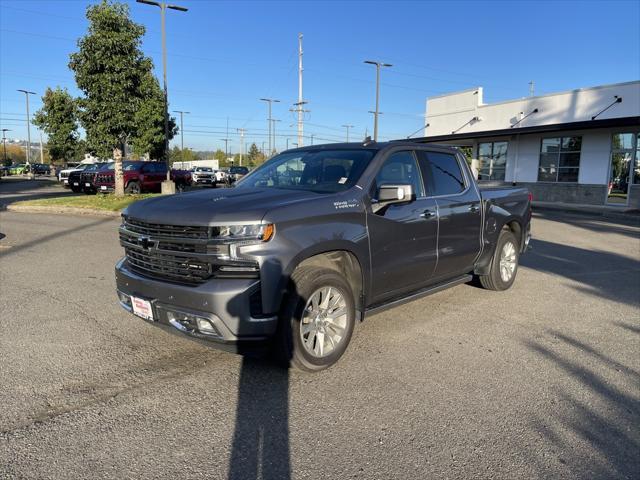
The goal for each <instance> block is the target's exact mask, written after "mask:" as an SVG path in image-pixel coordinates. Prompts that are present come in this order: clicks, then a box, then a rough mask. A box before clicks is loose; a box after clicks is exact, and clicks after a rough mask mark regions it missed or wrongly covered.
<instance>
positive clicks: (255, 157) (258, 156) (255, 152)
mask: <svg viewBox="0 0 640 480" xmlns="http://www.w3.org/2000/svg"><path fill="white" fill-rule="evenodd" d="M247 157H248V158H249V166H251V167H255V166H257V165H260V164H261V163H263V162H264V160H265V158H264V155H263V153H262V152H261V151H260V150H259V149H258V146H257V145H256V144H255V143H252V144H251V147H249V153H248V154H247Z"/></svg>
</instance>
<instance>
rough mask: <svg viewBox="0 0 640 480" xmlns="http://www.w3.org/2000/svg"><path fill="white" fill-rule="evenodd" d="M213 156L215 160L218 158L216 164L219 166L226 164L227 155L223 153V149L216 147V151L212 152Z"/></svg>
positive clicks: (225, 165)
mask: <svg viewBox="0 0 640 480" xmlns="http://www.w3.org/2000/svg"><path fill="white" fill-rule="evenodd" d="M213 158H214V159H215V160H218V165H219V166H220V168H222V167H227V166H228V165H227V156H226V155H225V153H224V151H222V150H220V149H217V150H216V153H214V154H213Z"/></svg>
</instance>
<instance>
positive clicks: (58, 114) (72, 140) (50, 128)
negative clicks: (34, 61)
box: [33, 87, 80, 162]
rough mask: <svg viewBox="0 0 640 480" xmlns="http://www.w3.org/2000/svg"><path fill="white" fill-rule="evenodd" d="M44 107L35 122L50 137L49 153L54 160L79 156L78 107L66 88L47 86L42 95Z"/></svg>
mask: <svg viewBox="0 0 640 480" xmlns="http://www.w3.org/2000/svg"><path fill="white" fill-rule="evenodd" d="M42 103H43V105H42V108H41V109H40V110H38V111H37V112H36V114H35V116H34V119H33V123H34V125H36V126H37V127H39V128H40V129H41V130H43V131H44V132H45V133H46V134H47V135H48V137H49V141H48V142H47V145H48V150H49V154H50V156H51V159H52V160H53V161H62V162H69V161H71V160H73V159H74V158H76V157H77V156H78V153H79V152H78V148H79V147H80V143H79V136H80V135H79V134H78V107H77V104H76V101H75V100H74V99H73V97H72V96H71V95H70V94H69V92H67V90H66V89H64V90H63V89H61V88H60V87H56V89H55V90H52V89H51V88H47V90H46V91H45V94H44V96H43V97H42Z"/></svg>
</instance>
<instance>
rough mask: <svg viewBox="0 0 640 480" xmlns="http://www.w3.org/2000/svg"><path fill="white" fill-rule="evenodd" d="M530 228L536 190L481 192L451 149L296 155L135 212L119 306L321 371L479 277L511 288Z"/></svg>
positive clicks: (126, 221)
mask: <svg viewBox="0 0 640 480" xmlns="http://www.w3.org/2000/svg"><path fill="white" fill-rule="evenodd" d="M530 219H531V197H530V193H529V192H528V191H527V190H526V189H525V188H491V189H482V188H480V187H479V186H478V184H477V183H476V181H475V179H474V178H473V176H472V174H471V171H470V169H469V167H468V166H467V163H466V161H465V159H464V156H463V155H462V154H461V153H460V152H459V151H457V150H456V149H453V148H449V147H439V146H434V145H425V144H417V143H411V142H406V141H398V142H388V143H375V142H366V143H364V144H353V143H350V144H333V145H320V146H311V147H305V148H299V149H295V150H289V151H286V152H283V153H281V154H280V155H277V156H275V157H274V158H272V159H271V160H269V161H267V162H266V163H264V164H263V165H262V166H260V167H259V168H257V169H256V170H254V171H253V172H251V173H250V174H248V175H247V176H245V177H244V178H243V179H241V180H239V181H238V183H237V185H236V186H235V188H230V189H222V190H204V191H197V192H190V193H185V194H177V195H173V196H165V197H158V198H153V199H147V200H143V201H140V202H137V203H134V204H132V205H130V206H129V207H128V209H127V210H126V211H125V212H124V213H123V218H122V225H121V227H120V232H119V233H120V242H121V244H122V246H123V247H124V251H125V256H124V258H123V259H122V260H120V261H119V262H118V264H117V265H116V269H115V274H116V283H117V294H118V297H119V300H120V303H121V304H122V306H123V307H124V308H126V309H127V310H129V311H131V312H133V313H134V314H136V315H138V316H140V317H143V318H145V319H147V320H148V321H150V322H151V323H153V324H155V325H159V326H164V327H165V328H168V329H169V330H172V331H175V332H182V333H183V334H184V335H187V336H190V337H192V338H197V339H201V340H208V341H210V342H211V343H212V344H217V345H218V346H220V347H223V348H225V347H226V348H232V349H233V350H235V351H243V348H244V346H246V345H250V344H262V343H264V342H267V341H268V342H269V343H268V344H269V345H272V346H274V347H275V352H276V353H277V354H278V355H279V357H280V359H281V360H282V361H283V362H286V364H287V365H293V366H296V367H298V368H300V369H303V370H307V371H314V370H319V369H322V368H326V367H328V366H330V365H332V364H333V363H335V362H336V361H337V360H338V359H339V358H340V356H341V355H342V354H343V352H344V351H345V349H346V348H347V345H348V344H349V341H350V339H351V335H352V332H353V328H354V325H355V324H356V323H357V322H358V321H361V320H363V319H364V318H365V316H367V315H370V314H372V313H374V312H377V311H380V310H382V309H386V308H389V307H393V306H396V305H399V304H401V303H403V302H406V301H409V300H413V299H417V298H420V297H423V296H425V295H428V294H430V293H434V292H437V291H440V290H443V289H445V288H449V287H453V286H455V285H458V284H461V283H467V282H470V281H472V280H473V279H474V277H475V279H477V281H478V282H479V283H480V284H481V285H482V286H484V287H485V288H487V289H491V290H505V289H507V288H509V287H510V286H511V285H512V283H513V281H514V279H515V277H516V273H517V268H518V259H519V255H520V254H521V253H523V252H524V251H525V250H526V248H527V245H528V242H529V238H530ZM461 301H462V300H461ZM392 328H398V326H397V325H396V326H394V327H392Z"/></svg>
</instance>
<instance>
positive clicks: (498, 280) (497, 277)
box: [478, 230, 520, 291]
mask: <svg viewBox="0 0 640 480" xmlns="http://www.w3.org/2000/svg"><path fill="white" fill-rule="evenodd" d="M508 243H511V245H512V247H513V249H514V254H515V269H514V270H513V273H512V274H511V277H510V278H508V280H505V279H503V277H502V275H501V273H500V257H501V255H502V252H503V249H504V248H505V245H507V244H508ZM519 262H520V243H519V242H518V240H517V239H516V236H515V235H514V234H513V232H511V230H502V232H500V235H499V236H498V242H497V244H496V249H495V251H494V252H493V257H492V258H491V265H490V266H489V273H488V274H487V275H479V276H478V280H479V281H480V285H482V287H484V288H486V289H487V290H497V291H501V290H507V289H508V288H510V287H511V285H513V282H514V281H515V279H516V275H517V273H518V265H519Z"/></svg>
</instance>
